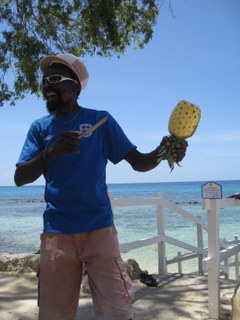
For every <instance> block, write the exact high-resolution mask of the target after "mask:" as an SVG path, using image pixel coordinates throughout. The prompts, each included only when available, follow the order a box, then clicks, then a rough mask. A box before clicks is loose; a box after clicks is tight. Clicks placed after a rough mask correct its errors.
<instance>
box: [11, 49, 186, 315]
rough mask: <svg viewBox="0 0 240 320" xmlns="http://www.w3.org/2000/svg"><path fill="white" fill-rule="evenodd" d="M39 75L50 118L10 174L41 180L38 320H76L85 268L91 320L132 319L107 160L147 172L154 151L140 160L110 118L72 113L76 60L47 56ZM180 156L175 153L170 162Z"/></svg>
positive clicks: (79, 73) (83, 80)
mask: <svg viewBox="0 0 240 320" xmlns="http://www.w3.org/2000/svg"><path fill="white" fill-rule="evenodd" d="M40 69H41V71H42V72H43V78H42V84H43V96H44V98H45V99H46V101H47V102H46V105H47V109H48V111H49V115H48V116H46V117H43V118H41V119H39V120H36V121H35V122H33V123H32V125H31V127H30V129H29V132H28V135H27V138H26V141H25V144H24V146H23V149H22V153H21V155H20V158H19V161H18V163H17V168H16V172H15V183H16V185H17V186H21V185H24V184H26V183H30V182H33V181H35V180H36V179H37V178H38V177H39V176H40V175H41V174H43V175H44V177H45V180H46V187H45V200H46V209H45V212H44V215H43V218H44V230H43V233H42V234H41V250H40V253H41V257H40V281H39V283H40V289H39V292H40V294H39V320H74V319H75V317H76V312H77V307H78V300H79V289H80V284H81V273H82V264H83V263H84V264H85V265H86V268H87V272H88V276H89V283H90V288H91V292H92V298H93V305H94V311H95V314H96V316H97V317H102V318H104V319H106V320H113V319H118V320H130V319H133V315H132V311H131V302H132V299H133V294H132V286H131V281H130V279H129V277H128V275H127V274H126V271H125V268H124V264H123V261H122V259H121V257H120V252H119V244H118V240H117V232H116V230H115V227H114V221H113V214H112V210H111V205H110V201H109V198H108V194H107V186H106V165H107V161H108V160H110V161H112V162H113V163H114V164H116V163H118V162H119V161H121V160H122V159H125V160H126V161H127V162H129V164H130V165H131V166H132V167H133V169H134V170H137V171H148V170H150V169H153V168H155V167H156V166H157V165H158V163H159V162H158V153H157V149H156V150H154V151H152V152H150V153H148V154H142V153H140V152H139V151H137V150H136V146H135V145H133V144H132V143H131V142H130V141H129V139H128V138H127V137H126V135H125V134H124V132H123V130H122V129H121V127H120V126H119V125H118V123H117V122H116V121H115V120H114V119H113V117H112V116H111V115H110V114H109V113H108V112H106V111H96V110H91V109H87V108H84V107H80V106H79V105H78V102H77V98H78V96H79V93H80V91H81V90H83V89H84V88H85V87H86V85H87V80H88V73H87V70H86V67H85V66H84V64H83V63H82V62H81V61H80V60H79V59H78V58H77V57H75V56H74V55H72V54H67V53H64V54H59V55H57V56H47V57H45V58H43V59H42V61H41V62H40ZM104 117H107V121H106V122H105V123H103V124H102V125H101V126H100V127H98V128H97V129H96V130H95V131H94V132H92V133H90V134H89V135H88V136H86V137H83V136H82V134H83V132H84V131H85V128H90V127H91V126H92V125H94V124H95V123H97V122H98V121H99V120H101V119H102V118H104ZM164 143H165V144H167V143H168V141H167V138H164V139H163V141H162V144H164ZM185 149H186V147H183V148H178V149H176V150H175V151H174V154H173V157H174V160H175V161H176V162H179V161H181V160H182V158H183V157H184V155H185Z"/></svg>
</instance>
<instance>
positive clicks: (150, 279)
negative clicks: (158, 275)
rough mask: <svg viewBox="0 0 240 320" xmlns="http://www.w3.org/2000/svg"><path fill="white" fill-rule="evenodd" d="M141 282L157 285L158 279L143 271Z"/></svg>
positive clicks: (147, 284)
mask: <svg viewBox="0 0 240 320" xmlns="http://www.w3.org/2000/svg"><path fill="white" fill-rule="evenodd" d="M140 282H142V283H144V284H145V285H146V286H148V287H157V285H158V281H157V279H155V278H154V277H153V276H152V275H151V274H148V273H147V272H142V273H141V274H140Z"/></svg>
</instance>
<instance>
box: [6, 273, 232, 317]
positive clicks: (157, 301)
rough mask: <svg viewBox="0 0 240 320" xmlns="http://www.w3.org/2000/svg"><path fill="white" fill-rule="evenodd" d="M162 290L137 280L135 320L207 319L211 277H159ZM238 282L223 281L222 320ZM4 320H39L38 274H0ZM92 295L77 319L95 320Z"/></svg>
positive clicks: (82, 304) (84, 299)
mask: <svg viewBox="0 0 240 320" xmlns="http://www.w3.org/2000/svg"><path fill="white" fill-rule="evenodd" d="M156 277H158V280H159V281H160V282H159V285H158V287H156V288H151V287H147V286H145V285H144V284H142V283H141V282H139V281H138V280H134V281H133V286H134V292H135V301H134V303H133V313H134V320H170V319H177V320H188V319H189V320H193V319H194V320H207V319H208V291H207V277H201V276H196V275H190V274H189V275H179V274H169V275H167V276H157V275H156ZM235 286H236V282H235V281H232V280H221V305H220V320H230V319H231V298H232V296H233V292H234V287H235ZM0 300H1V308H0V320H37V314H38V307H37V278H36V274H35V273H26V274H19V273H6V272H1V273H0ZM95 319H97V318H95V317H94V314H93V308H92V300H91V296H90V295H86V294H85V295H82V296H81V297H80V303H79V308H78V313H77V318H76V320H95Z"/></svg>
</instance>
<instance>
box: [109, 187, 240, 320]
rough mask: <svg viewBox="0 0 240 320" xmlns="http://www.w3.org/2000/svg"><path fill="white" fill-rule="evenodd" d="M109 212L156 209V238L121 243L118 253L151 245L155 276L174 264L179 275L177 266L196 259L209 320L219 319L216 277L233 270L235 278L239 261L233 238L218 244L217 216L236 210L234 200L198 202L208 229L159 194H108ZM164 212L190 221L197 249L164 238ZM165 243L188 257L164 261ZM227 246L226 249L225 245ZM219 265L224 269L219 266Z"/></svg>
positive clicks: (237, 244) (238, 247) (239, 246)
mask: <svg viewBox="0 0 240 320" xmlns="http://www.w3.org/2000/svg"><path fill="white" fill-rule="evenodd" d="M109 197H110V200H111V204H112V207H113V209H114V208H115V207H130V206H154V205H155V206H156V207H157V224H158V233H157V235H155V236H153V237H151V238H147V239H140V240H137V241H132V242H129V243H122V244H121V245H120V250H121V252H127V251H130V250H134V249H137V248H141V247H145V246H148V245H152V244H157V245H158V273H159V274H167V266H168V265H169V264H172V263H177V265H178V272H179V273H182V265H181V262H182V261H184V260H189V259H193V258H198V274H200V275H201V274H204V272H208V291H209V294H208V295H209V319H218V318H219V305H220V303H219V301H220V289H219V288H220V287H219V276H220V270H222V271H223V272H224V274H225V276H226V277H228V274H229V267H235V275H236V279H237V277H238V276H239V265H240V263H239V257H238V252H239V251H240V241H239V240H238V238H237V237H236V236H235V238H234V240H232V241H228V242H226V241H222V240H220V239H219V215H218V210H219V209H220V208H227V207H234V206H240V201H239V200H235V199H211V200H209V199H207V200H203V201H202V208H203V209H204V210H207V212H208V226H207V225H206V224H204V223H203V222H202V221H201V219H200V218H199V217H197V216H194V215H192V214H191V213H189V212H188V211H186V210H183V209H182V208H181V207H179V206H177V205H176V204H174V203H172V202H170V201H169V200H167V199H165V198H164V195H163V194H158V195H157V197H156V198H151V199H143V198H135V199H133V198H129V199H126V198H124V199H116V198H114V197H113V193H109ZM166 208H168V209H170V210H172V211H174V212H175V213H177V214H179V215H181V216H182V217H183V218H185V219H187V220H190V221H192V222H193V223H195V224H196V230H197V232H196V235H197V246H193V245H191V244H189V243H187V242H183V241H180V240H178V239H175V238H173V237H170V236H167V234H166V230H165V216H164V213H165V209H166ZM204 230H205V231H206V232H208V248H204V246H203V231H204ZM166 243H169V244H172V245H174V246H176V247H180V248H183V249H186V250H188V251H189V253H188V254H181V253H180V252H178V255H177V256H176V257H174V258H173V259H169V260H168V259H167V257H166ZM229 244H230V245H231V246H230V247H229V246H228V245H229ZM231 256H234V257H235V262H233V263H231V264H229V263H228V259H229V257H231ZM221 261H223V262H224V265H222V264H220V262H221Z"/></svg>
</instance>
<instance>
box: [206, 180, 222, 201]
mask: <svg viewBox="0 0 240 320" xmlns="http://www.w3.org/2000/svg"><path fill="white" fill-rule="evenodd" d="M202 199H222V186H221V185H220V184H218V183H215V182H208V183H205V184H203V185H202Z"/></svg>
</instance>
